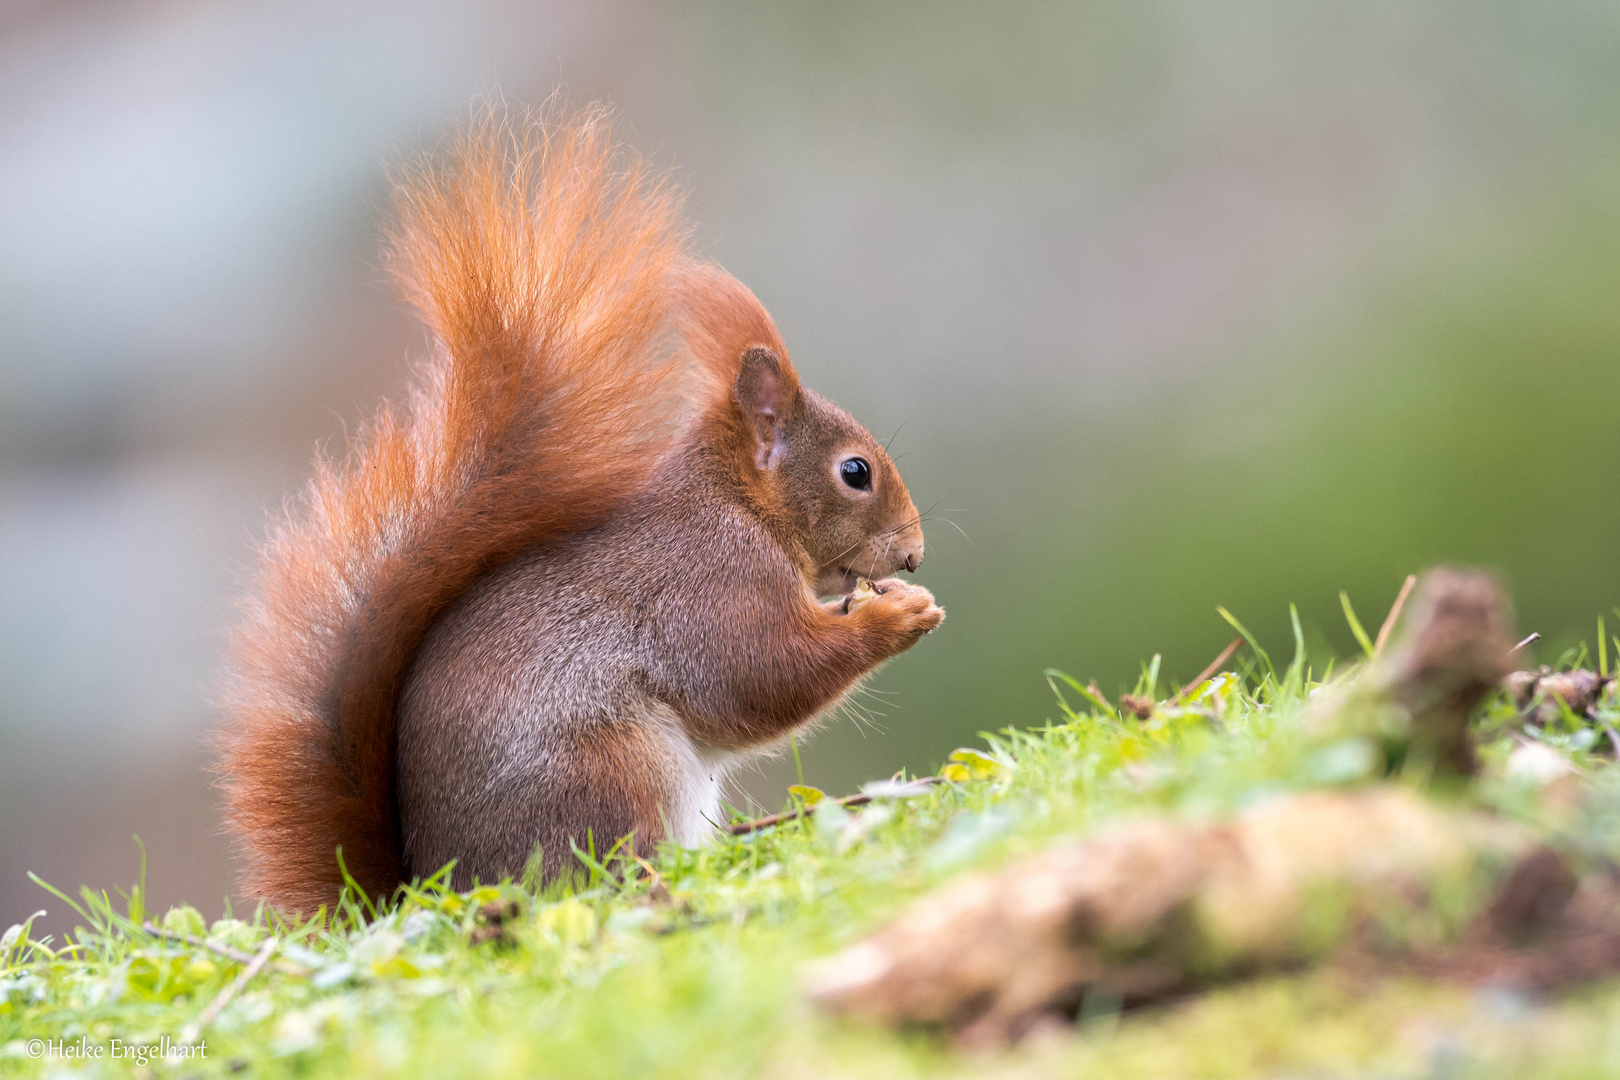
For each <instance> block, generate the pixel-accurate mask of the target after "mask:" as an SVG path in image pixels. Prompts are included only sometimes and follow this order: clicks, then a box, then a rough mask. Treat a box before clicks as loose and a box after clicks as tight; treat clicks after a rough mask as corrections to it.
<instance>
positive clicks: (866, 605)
mask: <svg viewBox="0 0 1620 1080" xmlns="http://www.w3.org/2000/svg"><path fill="white" fill-rule="evenodd" d="M862 584H865V583H864V582H863V583H862ZM871 589H872V592H873V594H874V595H869V596H865V597H863V598H862V600H861V602H860V604H859V609H860V610H863V611H867V612H870V613H871V614H870V615H869V616H868V617H869V618H874V617H875V618H882V619H884V620H885V621H888V620H893V622H894V623H897V624H898V629H899V630H900V634H901V636H902V639H903V641H904V644H903V645H902V646H901V648H910V647H911V646H912V645H913V644H915V643H916V641H917V639H918V638H920V637H922V636H923V635H924V634H928V633H932V632H933V630H934V628H935V627H937V626H938V625H939V624H940V623H942V622H944V621H945V609H944V608H942V607H940V606H939V605H938V604H936V603H934V594H933V593H931V592H929V591H928V590H927V589H925V588H923V587H922V586H921V585H914V584H912V583H911V582H909V581H901V580H900V579H899V578H884V579H883V580H882V581H875V582H872V584H871ZM862 591H864V590H862ZM852 610H854V608H853V607H852Z"/></svg>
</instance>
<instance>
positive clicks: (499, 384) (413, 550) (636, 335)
mask: <svg viewBox="0 0 1620 1080" xmlns="http://www.w3.org/2000/svg"><path fill="white" fill-rule="evenodd" d="M618 160H619V157H618V156H617V155H616V153H615V150H614V147H613V144H612V142H611V139H610V135H609V130H608V125H607V122H606V119H605V117H604V115H603V114H602V113H601V112H600V111H599V110H597V111H588V112H585V113H583V114H580V115H577V116H574V117H572V118H569V119H567V120H565V121H563V122H561V123H557V124H549V125H548V124H546V123H542V122H540V121H536V120H533V119H529V118H525V119H523V120H521V121H516V122H514V121H510V120H508V119H506V118H504V117H503V116H501V115H499V114H498V113H496V112H495V111H493V110H491V111H489V112H486V113H485V114H484V115H483V116H482V117H481V118H480V119H477V120H475V122H474V123H473V124H472V126H471V127H470V129H469V130H468V132H467V133H466V134H465V135H463V136H462V137H461V138H460V140H459V141H458V142H457V144H456V145H455V146H454V148H453V150H452V152H451V153H450V154H449V155H448V156H447V157H445V158H444V159H441V160H440V161H439V162H437V163H429V164H427V165H425V166H423V167H421V168H419V169H418V170H416V171H414V172H412V173H410V174H409V175H407V176H406V177H405V179H404V181H403V182H402V183H401V184H400V185H399V186H398V190H397V202H398V215H399V225H398V228H397V230H396V233H395V235H394V239H393V244H392V247H391V251H390V261H391V265H392V268H393V270H394V272H395V275H396V276H397V278H398V279H399V281H400V282H401V283H402V285H403V287H404V289H405V292H406V295H407V296H408V297H409V298H410V300H411V301H412V302H413V304H414V305H415V306H416V308H417V310H418V311H419V313H420V314H421V316H422V318H423V319H424V321H425V322H426V323H427V325H428V327H429V328H430V329H431V330H432V332H433V334H434V337H435V339H436V343H435V349H434V353H433V356H432V358H431V360H430V361H429V363H428V364H427V365H426V367H425V368H424V370H423V372H422V378H421V380H420V382H419V384H418V385H417V386H416V387H415V388H414V389H413V390H412V391H411V392H410V396H409V400H408V401H407V403H406V405H405V406H404V408H402V409H395V408H392V407H388V406H384V407H383V408H382V410H381V411H380V412H379V413H378V414H377V416H376V417H375V419H373V420H372V421H371V422H370V423H369V424H368V425H367V426H366V427H365V429H364V430H363V432H362V433H361V435H360V437H359V438H358V439H356V440H355V441H354V443H353V445H352V446H351V447H350V450H349V454H348V457H347V460H345V461H341V462H338V461H332V460H317V462H316V465H315V474H314V477H313V479H312V480H311V481H310V484H309V486H308V489H307V490H306V492H305V493H304V496H303V498H302V500H301V502H300V503H299V505H298V506H297V507H296V508H295V509H294V511H293V512H292V513H290V514H289V515H288V516H287V518H286V519H285V520H284V521H282V522H281V523H280V524H279V525H276V526H275V527H273V529H272V531H271V534H270V536H269V539H268V540H267V542H266V544H265V548H264V552H263V558H262V563H261V566H260V569H259V571H258V575H257V578H256V588H255V591H254V594H253V596H252V597H251V598H250V599H249V600H248V601H247V602H246V603H245V605H244V613H243V619H242V622H241V623H240V625H239V626H238V627H237V629H236V631H235V633H234V635H233V637H232V641H231V649H230V656H231V683H230V688H229V691H228V694H227V699H226V708H227V724H226V728H225V732H224V736H223V744H224V745H223V750H224V754H223V761H222V764H221V769H220V771H221V773H222V774H223V777H224V787H225V790H226V793H227V800H228V823H229V827H230V828H231V829H232V830H233V832H234V833H235V834H236V836H237V837H238V839H239V840H240V841H241V843H242V845H243V846H244V847H245V848H246V850H247V851H248V853H249V856H250V868H249V872H248V880H247V889H248V891H249V892H250V893H251V894H252V895H254V896H257V897H262V898H264V899H267V900H269V901H270V902H271V903H273V904H274V905H277V906H279V907H281V908H284V909H287V910H294V911H304V912H310V911H313V910H314V909H315V908H316V907H318V906H319V905H321V904H329V903H331V902H332V901H333V900H334V899H335V898H336V897H337V895H338V893H339V891H340V887H341V875H340V872H339V868H338V864H337V860H336V858H335V856H334V853H335V851H336V849H338V848H339V847H341V849H342V852H343V857H344V861H345V863H346V864H347V867H348V869H349V871H350V873H351V874H352V875H353V876H354V877H355V879H356V880H357V881H358V883H359V884H360V885H361V886H362V887H363V888H365V889H366V890H367V892H368V893H370V894H372V895H376V894H379V893H387V892H388V891H390V890H392V889H393V887H394V886H395V885H397V884H398V883H399V881H400V878H401V857H400V847H399V838H398V823H397V813H396V808H395V796H394V777H393V742H394V708H395V695H396V691H397V687H398V685H399V682H400V679H401V676H402V674H403V672H404V671H405V670H406V668H407V666H408V665H409V664H410V662H411V659H412V657H413V656H414V654H415V652H416V650H417V648H418V647H419V645H420V643H421V641H422V639H423V636H424V634H425V633H426V631H427V629H428V626H429V624H430V623H431V621H432V620H433V618H434V617H435V616H436V615H437V614H438V613H439V612H441V611H442V610H443V609H444V608H445V607H446V605H447V604H449V603H450V602H451V601H452V600H454V598H455V597H456V596H457V595H458V594H460V593H461V592H462V591H464V590H465V589H466V587H467V586H468V585H469V584H470V583H471V582H472V581H473V580H474V579H475V578H476V577H478V576H479V575H480V574H482V573H484V572H486V571H488V570H489V569H491V568H492V567H494V566H496V565H498V564H500V563H501V562H503V561H505V560H508V559H510V558H511V557H512V556H514V555H516V554H517V553H519V552H521V551H523V550H524V549H526V548H529V547H531V546H533V545H534V544H536V543H538V542H540V541H543V540H545V539H547V538H550V537H556V536H560V535H565V534H568V533H570V532H573V531H577V530H579V529H582V528H585V527H587V526H589V525H591V524H592V523H594V522H596V521H599V520H601V519H602V518H603V517H604V516H605V515H606V514H608V513H609V512H610V511H611V510H612V509H613V507H615V506H616V505H618V504H619V503H621V502H622V500H623V499H624V498H625V497H627V496H628V495H629V494H631V493H632V492H634V491H635V490H636V489H637V487H638V485H640V484H641V483H642V482H643V481H644V479H645V477H646V475H647V472H648V470H649V468H650V467H651V466H652V465H653V464H654V462H655V460H656V459H657V457H658V456H659V454H660V453H661V452H662V451H663V450H664V449H666V448H667V446H668V444H669V441H670V439H671V437H672V434H673V431H672V424H671V414H670V410H669V409H668V408H667V405H668V403H669V401H670V400H671V398H672V396H673V395H674V393H675V392H676V389H677V387H676V383H677V381H678V380H679V379H680V378H681V377H682V374H683V373H682V370H681V365H679V364H678V363H676V362H675V359H674V351H673V347H672V346H671V345H670V344H669V343H668V339H669V338H670V334H669V333H668V330H669V327H670V325H671V316H672V315H673V314H674V311H673V307H674V305H676V304H678V303H683V302H687V301H690V302H691V303H692V304H693V305H694V311H696V312H697V314H696V316H695V321H692V320H689V321H688V323H686V324H683V325H682V327H680V329H682V330H683V332H686V333H687V334H688V335H689V336H691V337H692V339H693V341H692V346H693V348H692V351H693V353H694V354H701V355H699V357H698V358H699V359H700V361H701V362H702V366H703V367H704V368H705V369H708V370H710V371H714V366H715V365H716V364H723V363H724V362H725V360H723V359H722V357H724V356H725V355H726V354H727V353H729V354H730V355H731V356H733V357H734V356H735V355H736V353H735V351H733V350H734V345H735V342H734V341H733V340H732V339H734V338H738V337H742V338H748V339H750V340H753V339H759V340H761V341H762V342H764V341H768V342H769V343H770V345H771V347H773V348H776V349H778V350H780V342H778V341H777V340H776V334H775V330H774V328H772V327H771V326H770V319H769V317H768V316H766V315H765V313H764V311H763V310H762V309H760V308H759V305H758V302H757V301H755V300H754V299H753V297H752V295H751V294H748V293H747V290H746V289H742V287H741V286H740V285H736V286H735V288H732V286H733V285H735V282H732V280H731V279H730V278H729V277H727V276H726V275H724V273H723V272H721V271H718V270H714V269H711V268H707V267H703V266H701V265H700V264H697V263H695V262H693V261H692V260H690V259H689V258H687V257H686V256H685V255H684V253H683V237H684V234H683V231H682V229H681V227H680V225H679V220H678V200H677V199H676V197H675V196H674V195H673V194H672V193H671V191H670V190H669V189H668V188H667V187H666V186H664V185H663V184H661V183H660V182H658V181H657V180H656V179H655V178H653V177H651V176H650V175H649V173H648V171H647V169H646V168H645V167H644V166H643V165H642V164H641V163H640V162H639V161H638V160H635V159H633V158H632V159H629V160H628V161H627V163H626V165H625V167H624V170H623V171H622V172H616V171H615V163H616V162H617V161H618ZM728 282H730V283H731V284H727V283H728ZM737 290H741V292H740V293H739V292H738V291H737ZM744 298H746V299H744ZM779 355H781V356H782V357H783V358H784V362H785V357H786V353H785V352H779Z"/></svg>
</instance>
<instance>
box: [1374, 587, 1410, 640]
mask: <svg viewBox="0 0 1620 1080" xmlns="http://www.w3.org/2000/svg"><path fill="white" fill-rule="evenodd" d="M1416 584H1417V575H1416V574H1407V575H1406V581H1405V582H1403V583H1402V585H1401V591H1400V592H1399V593H1397V594H1396V596H1395V602H1394V603H1393V604H1391V605H1390V608H1389V614H1388V615H1385V616H1384V625H1383V626H1380V627H1379V628H1378V640H1377V641H1375V642H1373V655H1374V656H1378V655H1379V654H1381V653H1382V652H1383V651H1384V642H1386V641H1388V640H1389V635H1390V631H1392V630H1394V629H1395V620H1397V619H1399V618H1400V617H1401V608H1403V607H1405V606H1406V598H1407V597H1408V596H1411V595H1412V586H1414V585H1416Z"/></svg>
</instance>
